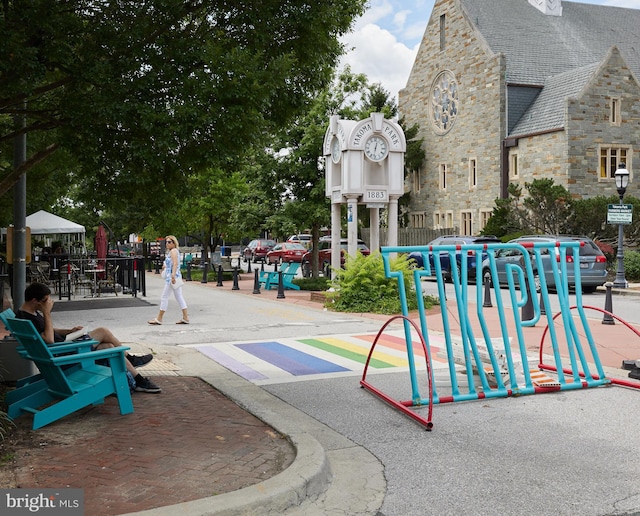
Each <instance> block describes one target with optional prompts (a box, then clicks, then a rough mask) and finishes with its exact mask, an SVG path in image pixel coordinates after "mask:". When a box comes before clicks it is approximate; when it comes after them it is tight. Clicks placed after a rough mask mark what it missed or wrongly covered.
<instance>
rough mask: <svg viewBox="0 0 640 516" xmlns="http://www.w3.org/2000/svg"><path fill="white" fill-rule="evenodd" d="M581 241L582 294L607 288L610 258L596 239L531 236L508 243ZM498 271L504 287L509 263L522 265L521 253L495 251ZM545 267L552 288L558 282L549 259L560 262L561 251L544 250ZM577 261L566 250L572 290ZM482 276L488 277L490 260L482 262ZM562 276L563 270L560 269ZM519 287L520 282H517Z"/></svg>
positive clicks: (511, 250) (537, 281)
mask: <svg viewBox="0 0 640 516" xmlns="http://www.w3.org/2000/svg"><path fill="white" fill-rule="evenodd" d="M576 241H577V242H581V243H582V245H581V246H580V248H579V250H578V255H579V256H578V259H579V260H580V281H581V283H582V291H583V292H594V291H595V290H596V288H597V287H599V286H601V285H604V283H605V282H606V280H607V258H606V257H605V255H604V253H603V252H602V251H601V250H600V248H599V247H598V246H597V245H596V244H595V242H594V241H593V240H591V239H590V238H587V237H584V236H564V235H563V236H554V235H531V236H523V237H519V238H515V239H513V240H511V241H510V242H509V243H518V244H526V243H535V242H576ZM495 256H496V272H497V274H498V281H499V282H500V284H501V285H506V284H508V283H507V270H506V266H507V264H508V263H514V264H518V265H520V264H521V263H522V252H521V251H520V250H518V249H500V250H498V251H496V255H495ZM541 256H542V264H543V268H544V275H545V281H546V283H547V287H548V288H550V289H553V287H554V285H555V279H554V277H553V269H552V266H551V264H550V260H551V259H554V260H555V261H556V262H560V259H561V255H560V248H558V247H553V248H551V249H543V250H542V251H541ZM574 260H575V253H574V249H573V248H567V249H566V261H567V281H568V284H569V287H570V288H575V274H574V265H573V263H574ZM531 266H532V267H533V272H534V275H536V277H537V274H538V270H537V267H536V263H535V261H532V263H531ZM482 270H483V277H484V275H485V274H489V260H485V261H484V262H483V263H482ZM558 271H559V272H560V273H562V270H560V269H558ZM535 282H536V285H535V288H536V291H538V290H539V289H540V281H539V280H538V279H536V280H535ZM516 284H517V281H516Z"/></svg>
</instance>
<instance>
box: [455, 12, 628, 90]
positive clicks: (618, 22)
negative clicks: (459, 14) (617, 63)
mask: <svg viewBox="0 0 640 516" xmlns="http://www.w3.org/2000/svg"><path fill="white" fill-rule="evenodd" d="M460 3H461V5H462V7H463V9H464V10H465V11H466V13H467V15H468V17H469V21H470V22H471V23H473V24H475V25H476V27H477V29H478V31H480V33H481V34H482V36H483V37H484V38H485V40H486V42H487V44H488V45H489V47H490V48H491V50H492V51H493V52H494V53H503V54H504V55H505V56H506V62H507V82H508V83H512V84H531V85H542V84H544V83H545V80H546V79H547V77H550V76H554V75H558V74H561V73H564V72H566V71H568V70H572V69H576V68H581V67H583V66H588V65H591V64H593V63H599V62H601V61H602V60H603V59H604V58H605V57H606V55H607V52H608V51H609V49H610V48H611V47H612V46H614V45H616V46H617V47H618V48H619V49H620V53H621V55H622V57H623V58H624V60H625V61H626V62H627V63H628V64H629V66H630V67H631V69H632V70H633V73H634V74H635V76H636V78H639V79H640V9H625V8H621V7H610V6H604V5H591V4H580V3H577V2H566V1H563V2H562V16H549V15H545V14H543V13H542V12H540V11H539V10H538V9H536V8H535V7H534V6H532V5H530V4H529V2H528V1H527V0H460Z"/></svg>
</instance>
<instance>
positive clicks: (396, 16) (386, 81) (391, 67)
mask: <svg viewBox="0 0 640 516" xmlns="http://www.w3.org/2000/svg"><path fill="white" fill-rule="evenodd" d="M434 3H435V0H369V7H368V9H367V11H366V12H365V13H364V15H363V16H362V17H361V18H359V19H358V20H357V21H356V23H355V26H354V31H353V32H352V33H351V34H349V35H348V36H346V37H345V38H343V42H344V43H345V45H346V47H347V48H348V49H350V50H349V52H348V53H347V55H346V56H344V57H343V59H342V61H341V64H340V67H343V66H344V65H345V64H348V65H350V66H351V70H352V71H353V72H354V73H364V74H366V75H367V77H368V78H369V82H370V83H377V82H379V83H382V86H383V87H384V88H385V89H386V90H387V91H388V92H389V93H391V95H392V96H393V97H395V98H396V100H397V98H398V91H399V90H401V89H402V88H404V87H405V86H406V83H407V79H408V78H409V73H410V72H411V67H412V66H413V61H414V59H415V57H416V54H417V52H418V46H419V45H420V40H421V39H422V35H423V34H424V31H425V29H426V28H427V23H428V22H429V17H430V16H431V11H432V10H433V4H434ZM579 3H584V4H598V5H613V6H616V7H629V8H634V9H640V0H580V2H579Z"/></svg>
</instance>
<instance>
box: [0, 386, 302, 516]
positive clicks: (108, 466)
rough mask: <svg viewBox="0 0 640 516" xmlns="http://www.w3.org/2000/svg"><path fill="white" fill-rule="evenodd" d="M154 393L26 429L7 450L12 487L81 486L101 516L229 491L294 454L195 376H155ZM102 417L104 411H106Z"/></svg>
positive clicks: (21, 424) (21, 427)
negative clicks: (125, 406) (130, 408)
mask: <svg viewBox="0 0 640 516" xmlns="http://www.w3.org/2000/svg"><path fill="white" fill-rule="evenodd" d="M154 381H156V383H158V384H159V385H160V386H161V387H162V388H163V392H162V394H157V395H156V394H142V393H135V394H134V395H133V398H134V405H135V412H134V413H133V414H129V415H126V416H121V415H120V414H119V411H118V407H117V403H116V400H115V399H114V398H113V397H111V398H108V399H107V400H106V402H105V404H104V405H102V406H98V407H91V408H87V409H84V410H81V411H79V412H77V413H75V414H73V415H71V416H68V417H66V418H63V419H62V420H61V421H58V422H55V423H53V424H51V425H49V426H47V427H44V428H42V429H40V430H38V431H37V432H33V431H31V430H30V424H31V418H29V417H26V418H19V419H18V420H17V421H16V423H17V425H18V431H19V432H20V433H21V434H22V435H23V436H25V437H26V439H27V440H28V441H30V442H31V444H30V445H28V446H20V447H18V448H17V449H15V457H14V461H13V464H10V465H4V466H2V468H3V469H4V468H13V471H14V472H15V474H16V479H15V480H16V485H17V487H21V488H29V487H46V488H55V487H67V486H73V487H76V488H83V489H84V497H85V514H100V515H101V516H109V515H116V514H123V513H129V512H135V511H141V510H145V509H152V508H154V507H161V506H166V505H172V504H175V503H179V502H184V501H189V500H195V499H199V498H203V497H207V496H214V495H217V494H222V493H227V492H230V491H235V490H238V489H241V488H243V487H247V486H250V485H254V484H257V483H259V482H261V481H264V480H266V479H269V478H271V477H273V476H275V475H276V474H278V473H279V472H281V471H283V470H284V469H286V468H287V467H288V466H289V465H290V464H291V462H292V461H293V459H294V458H295V451H294V449H293V447H292V445H291V444H290V443H289V441H287V440H286V439H284V438H282V436H281V435H279V434H277V433H276V432H275V431H274V430H273V429H272V428H270V427H269V426H268V425H266V424H264V423H263V422H261V421H260V420H258V419H257V418H255V417H254V416H252V415H251V414H249V413H248V412H246V411H245V410H243V409H241V408H240V407H239V406H237V405H236V404H235V403H233V402H232V401H230V400H229V399H228V398H226V397H225V396H223V395H222V394H220V393H219V392H218V391H216V390H215V389H213V388H212V387H211V386H210V385H208V384H207V383H205V382H203V381H202V380H200V379H199V378H193V377H177V376H154ZM105 416H106V417H105Z"/></svg>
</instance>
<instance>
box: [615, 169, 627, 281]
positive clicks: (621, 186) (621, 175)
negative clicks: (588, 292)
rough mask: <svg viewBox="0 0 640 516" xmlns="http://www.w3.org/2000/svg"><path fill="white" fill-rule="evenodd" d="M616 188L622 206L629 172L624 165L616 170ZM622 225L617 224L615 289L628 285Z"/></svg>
mask: <svg viewBox="0 0 640 516" xmlns="http://www.w3.org/2000/svg"><path fill="white" fill-rule="evenodd" d="M615 177H616V188H617V190H618V195H619V196H620V204H622V198H623V197H624V193H625V192H626V191H627V186H628V185H629V171H628V170H627V169H626V166H625V164H624V163H620V164H619V165H618V170H616V174H615ZM623 227H624V226H623V225H622V224H618V254H617V258H618V270H617V271H616V279H615V280H614V282H613V286H614V287H616V288H627V287H628V286H629V283H627V280H626V278H625V277H624V251H623V249H622V244H623V240H624V230H623Z"/></svg>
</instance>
